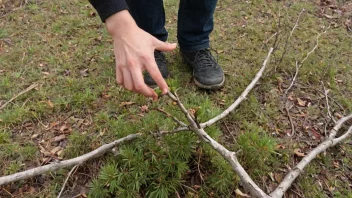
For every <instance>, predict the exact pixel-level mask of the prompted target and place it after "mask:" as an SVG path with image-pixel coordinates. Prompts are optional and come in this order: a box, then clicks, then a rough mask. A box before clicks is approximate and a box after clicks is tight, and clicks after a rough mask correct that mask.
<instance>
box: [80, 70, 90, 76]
mask: <svg viewBox="0 0 352 198" xmlns="http://www.w3.org/2000/svg"><path fill="white" fill-rule="evenodd" d="M88 70H89V69H82V70H80V71H79V73H80V74H81V75H82V76H83V77H87V76H89V74H88Z"/></svg>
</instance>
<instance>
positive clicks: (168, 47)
mask: <svg viewBox="0 0 352 198" xmlns="http://www.w3.org/2000/svg"><path fill="white" fill-rule="evenodd" d="M153 42H154V46H155V49H157V50H160V51H172V50H174V49H175V48H176V46H177V44H176V43H167V42H163V41H160V40H158V39H156V38H155V39H154V41H153Z"/></svg>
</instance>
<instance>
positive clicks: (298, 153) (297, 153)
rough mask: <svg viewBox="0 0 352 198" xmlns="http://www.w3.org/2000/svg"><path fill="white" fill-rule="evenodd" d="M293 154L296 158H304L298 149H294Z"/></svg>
mask: <svg viewBox="0 0 352 198" xmlns="http://www.w3.org/2000/svg"><path fill="white" fill-rule="evenodd" d="M293 152H294V153H295V155H297V156H298V157H304V156H306V155H305V154H304V153H302V152H301V149H300V148H296V149H295V150H293Z"/></svg>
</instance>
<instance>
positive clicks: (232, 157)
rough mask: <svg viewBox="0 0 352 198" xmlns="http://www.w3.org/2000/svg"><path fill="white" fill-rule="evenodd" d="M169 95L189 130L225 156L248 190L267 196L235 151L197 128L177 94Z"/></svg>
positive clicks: (253, 193) (257, 194) (254, 193)
mask: <svg viewBox="0 0 352 198" xmlns="http://www.w3.org/2000/svg"><path fill="white" fill-rule="evenodd" d="M168 95H169V97H170V98H171V99H172V100H174V101H175V102H176V103H177V105H178V106H179V107H180V109H181V110H182V112H183V113H184V114H185V116H186V118H187V120H188V122H189V123H190V130H192V131H193V132H195V133H196V134H197V135H198V136H199V137H200V138H201V139H202V140H203V141H204V142H206V143H208V144H209V145H210V146H211V147H212V148H213V149H214V150H216V151H217V152H218V153H219V154H220V155H221V156H222V157H223V158H225V159H226V160H227V161H228V162H229V163H230V164H231V166H232V169H233V170H234V171H235V172H236V173H237V175H238V176H239V177H240V178H241V181H242V182H243V184H244V185H245V187H246V188H247V189H248V190H249V192H250V193H251V194H252V195H254V196H256V197H264V198H265V197H269V196H268V195H267V194H266V193H265V192H264V191H263V190H262V189H261V188H260V187H259V186H258V185H257V184H256V183H255V182H254V181H253V180H252V178H251V177H250V176H249V175H248V173H247V172H246V171H245V170H244V168H243V167H242V166H241V164H240V163H239V162H238V160H237V158H236V153H235V152H232V151H229V150H227V149H226V148H225V147H224V146H223V145H221V144H219V143H218V142H217V141H215V140H214V139H213V138H212V137H210V136H209V135H208V134H207V133H206V132H205V131H204V129H203V128H199V127H198V124H197V123H196V121H195V120H194V119H193V118H192V116H191V115H190V113H189V112H188V111H187V109H186V108H185V107H184V105H183V104H182V103H181V101H180V100H179V98H178V97H177V95H173V94H172V93H171V92H168Z"/></svg>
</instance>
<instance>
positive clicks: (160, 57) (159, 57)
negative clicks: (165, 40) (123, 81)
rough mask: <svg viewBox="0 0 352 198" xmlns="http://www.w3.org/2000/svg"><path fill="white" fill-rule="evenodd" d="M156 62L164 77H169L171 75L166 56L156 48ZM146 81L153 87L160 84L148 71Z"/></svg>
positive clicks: (145, 75)
mask: <svg viewBox="0 0 352 198" xmlns="http://www.w3.org/2000/svg"><path fill="white" fill-rule="evenodd" d="M154 58H155V62H156V64H157V65H158V68H159V71H160V73H161V75H162V76H163V78H164V79H167V78H168V77H169V75H170V73H169V70H168V68H167V66H166V58H165V55H164V53H163V52H161V51H158V50H155V51H154ZM144 82H145V84H147V85H148V86H149V87H151V88H156V87H157V86H158V85H157V84H156V82H155V81H154V80H153V78H152V77H151V76H150V74H149V73H148V72H146V73H145V74H144Z"/></svg>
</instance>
